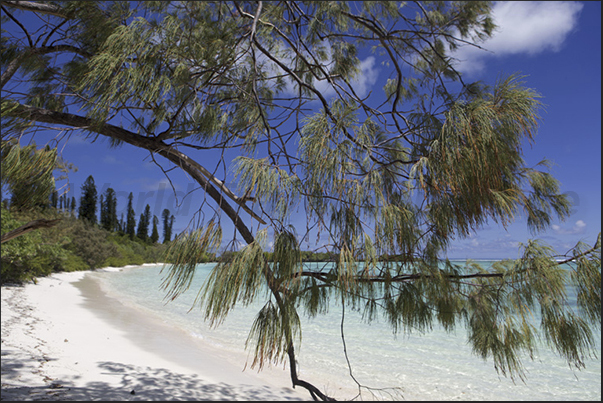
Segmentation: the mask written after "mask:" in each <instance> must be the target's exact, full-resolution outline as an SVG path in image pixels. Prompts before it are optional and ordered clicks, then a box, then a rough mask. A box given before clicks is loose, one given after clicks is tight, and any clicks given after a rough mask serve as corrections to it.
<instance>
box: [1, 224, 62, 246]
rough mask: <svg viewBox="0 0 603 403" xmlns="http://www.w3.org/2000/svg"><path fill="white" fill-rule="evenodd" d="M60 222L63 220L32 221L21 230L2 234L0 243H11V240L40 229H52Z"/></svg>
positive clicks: (17, 229)
mask: <svg viewBox="0 0 603 403" xmlns="http://www.w3.org/2000/svg"><path fill="white" fill-rule="evenodd" d="M59 221H61V219H56V220H44V219H38V220H33V221H30V222H28V223H27V224H25V225H22V226H20V227H19V228H15V229H14V230H12V231H9V232H7V233H6V234H2V239H1V240H0V243H4V242H6V241H10V240H11V239H14V238H16V237H19V236H21V235H25V234H27V233H28V232H30V231H33V230H35V229H38V228H50V227H52V226H54V225H56V224H57V223H58V222H59Z"/></svg>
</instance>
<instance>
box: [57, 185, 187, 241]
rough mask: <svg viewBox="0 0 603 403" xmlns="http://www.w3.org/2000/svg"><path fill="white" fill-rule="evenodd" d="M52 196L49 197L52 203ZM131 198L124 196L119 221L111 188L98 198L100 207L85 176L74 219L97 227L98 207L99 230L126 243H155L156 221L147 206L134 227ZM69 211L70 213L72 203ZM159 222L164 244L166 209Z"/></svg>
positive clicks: (170, 221) (169, 221)
mask: <svg viewBox="0 0 603 403" xmlns="http://www.w3.org/2000/svg"><path fill="white" fill-rule="evenodd" d="M54 198H56V196H52V198H51V199H52V200H54ZM133 199H134V195H133V194H132V192H130V194H129V195H128V206H127V210H126V211H127V212H126V217H125V218H124V214H123V213H122V214H121V216H120V218H119V219H118V217H117V198H116V193H115V190H114V189H113V188H107V190H105V192H104V193H103V194H102V195H100V203H97V190H96V185H95V184H94V178H93V177H92V175H90V176H88V178H87V179H86V181H85V182H84V184H83V185H82V195H81V197H80V207H79V210H78V218H79V219H81V220H86V221H88V222H90V223H92V224H97V221H96V219H97V215H96V212H97V207H100V209H99V211H100V222H99V224H100V226H101V227H102V228H104V229H106V230H107V231H109V232H118V233H120V234H126V235H128V236H129V237H130V239H132V240H133V239H134V238H135V237H137V238H139V239H140V240H142V241H144V242H148V243H157V242H158V241H159V229H158V225H159V219H158V218H157V216H155V215H151V206H149V205H148V204H147V205H146V206H145V209H144V211H143V212H142V213H141V214H140V218H139V219H138V226H137V224H136V213H135V211H134V207H133ZM74 202H75V201H74V200H72V207H71V210H70V211H73V209H74V207H73V203H74ZM161 217H162V221H163V241H162V243H167V242H170V241H171V240H172V228H173V225H174V220H175V218H174V216H173V215H172V214H170V210H169V209H167V208H166V209H164V210H163V212H162V214H161ZM149 229H151V235H149Z"/></svg>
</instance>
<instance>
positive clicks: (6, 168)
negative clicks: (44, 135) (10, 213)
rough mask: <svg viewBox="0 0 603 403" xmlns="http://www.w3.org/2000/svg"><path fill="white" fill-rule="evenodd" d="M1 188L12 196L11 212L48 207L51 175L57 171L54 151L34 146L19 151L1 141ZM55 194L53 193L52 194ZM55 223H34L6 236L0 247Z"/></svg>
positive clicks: (12, 142)
mask: <svg viewBox="0 0 603 403" xmlns="http://www.w3.org/2000/svg"><path fill="white" fill-rule="evenodd" d="M0 156H1V157H2V158H1V160H2V166H1V169H0V172H1V174H2V187H4V186H6V187H7V189H8V191H9V192H10V194H11V203H10V205H11V208H12V209H15V210H19V211H31V210H35V209H36V208H38V207H44V206H47V205H48V203H49V202H48V200H49V197H50V195H51V194H54V193H53V191H54V188H55V182H54V177H53V175H52V171H53V170H54V169H56V168H57V150H56V149H51V148H50V147H44V148H41V149H36V145H35V144H30V145H28V146H25V147H21V146H20V145H19V143H18V141H16V140H15V139H11V140H4V139H3V140H2V143H1V149H0ZM55 192H56V191H55ZM59 221H60V220H58V219H52V220H48V219H35V220H32V221H30V222H28V223H26V224H24V225H22V226H20V227H18V228H15V229H13V230H11V231H9V232H7V233H5V234H2V237H1V241H0V242H1V243H4V242H7V241H9V240H11V239H13V238H16V237H18V236H21V235H24V234H26V233H28V232H30V231H33V230H36V229H39V228H48V227H52V226H54V225H56V224H57V223H58V222H59Z"/></svg>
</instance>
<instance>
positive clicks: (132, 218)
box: [126, 192, 136, 239]
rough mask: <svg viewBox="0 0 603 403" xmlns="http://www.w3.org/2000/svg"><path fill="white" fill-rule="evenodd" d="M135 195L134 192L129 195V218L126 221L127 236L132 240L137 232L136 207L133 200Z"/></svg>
mask: <svg viewBox="0 0 603 403" xmlns="http://www.w3.org/2000/svg"><path fill="white" fill-rule="evenodd" d="M133 198H134V195H132V192H130V194H129V195H128V213H127V214H128V216H127V221H126V234H128V236H129V237H130V239H134V234H135V230H136V214H135V213H134V207H132V200H133Z"/></svg>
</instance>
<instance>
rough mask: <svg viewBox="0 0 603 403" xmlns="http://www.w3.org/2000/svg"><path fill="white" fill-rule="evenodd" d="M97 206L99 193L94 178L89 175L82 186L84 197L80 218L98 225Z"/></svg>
mask: <svg viewBox="0 0 603 403" xmlns="http://www.w3.org/2000/svg"><path fill="white" fill-rule="evenodd" d="M96 206H97V192H96V185H95V184H94V178H93V177H92V175H89V176H88V178H86V181H84V184H83V185H82V195H81V197H80V208H79V218H80V219H81V220H85V221H88V222H89V223H91V224H96V222H97V218H96Z"/></svg>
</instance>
